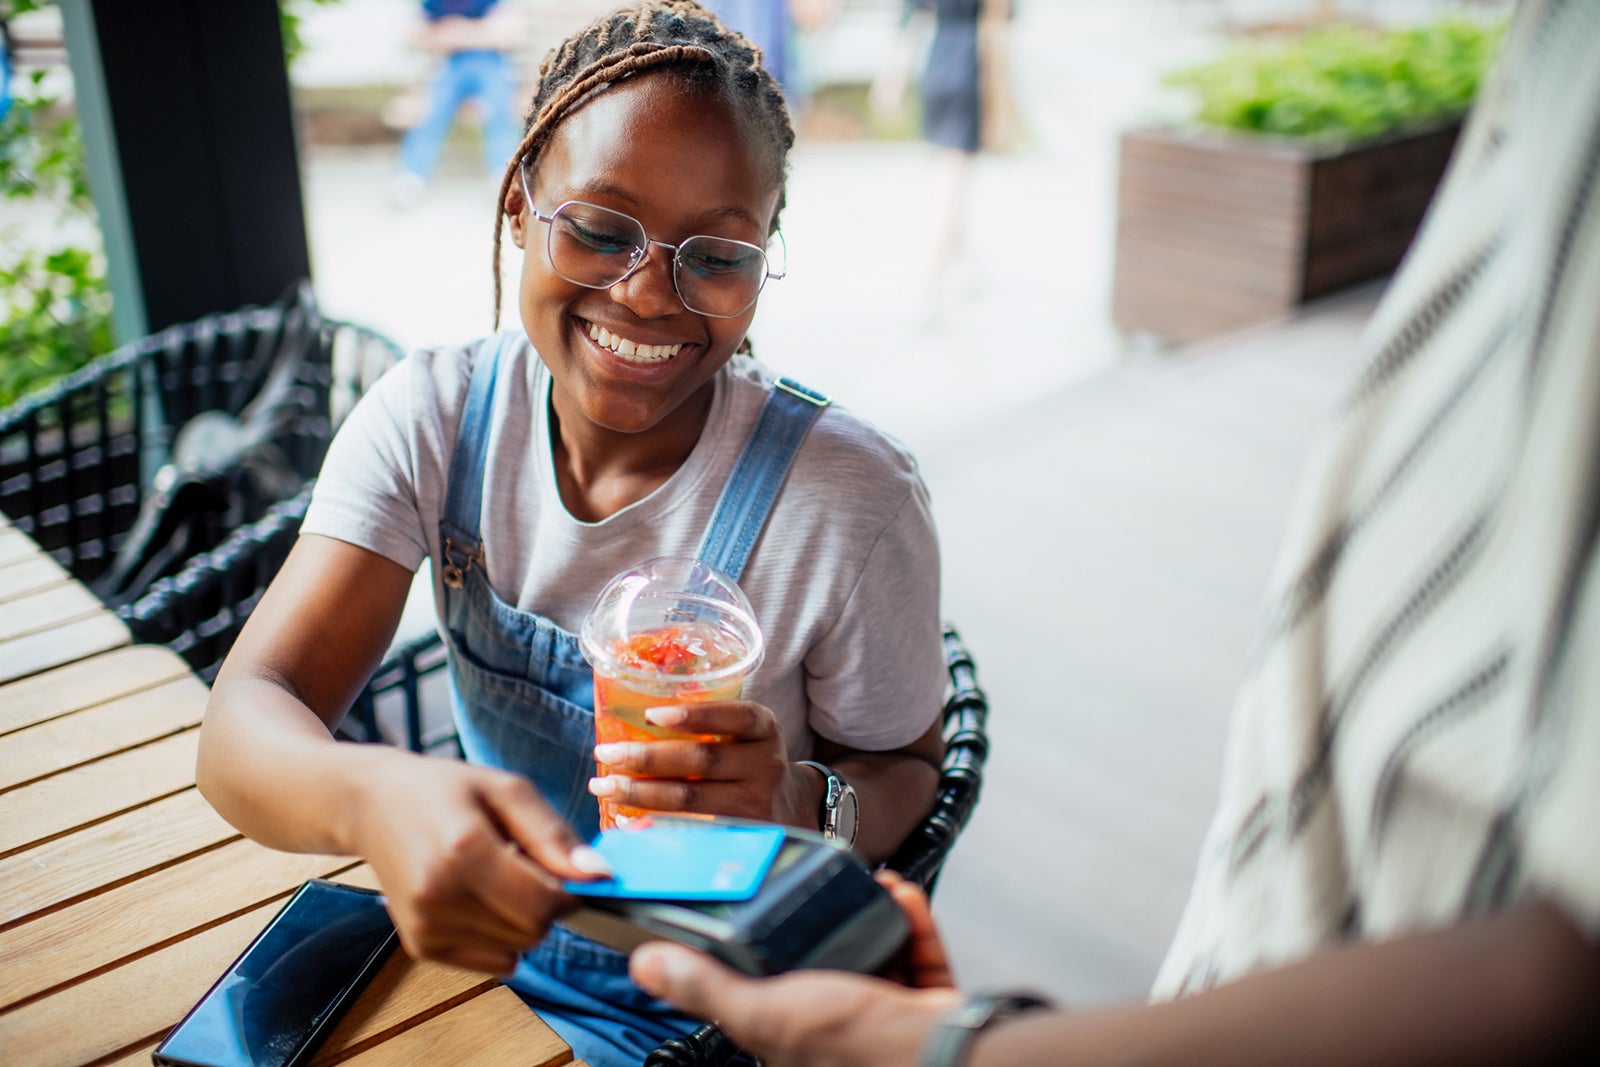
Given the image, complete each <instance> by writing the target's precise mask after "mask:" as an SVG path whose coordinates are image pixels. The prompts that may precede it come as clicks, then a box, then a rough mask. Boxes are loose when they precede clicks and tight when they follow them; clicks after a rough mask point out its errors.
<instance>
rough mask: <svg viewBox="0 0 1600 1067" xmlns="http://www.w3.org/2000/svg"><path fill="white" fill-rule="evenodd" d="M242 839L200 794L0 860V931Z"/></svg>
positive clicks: (179, 797) (193, 792)
mask: <svg viewBox="0 0 1600 1067" xmlns="http://www.w3.org/2000/svg"><path fill="white" fill-rule="evenodd" d="M238 836H239V831H237V830H235V829H234V828H233V827H232V826H229V825H228V823H227V822H225V821H224V820H223V818H222V816H220V815H218V814H217V813H216V812H215V811H214V810H213V809H212V807H211V805H210V804H207V803H206V801H205V798H204V797H202V796H201V795H200V793H199V791H198V790H196V789H192V788H191V789H187V790H185V791H184V792H182V793H178V794H177V795H175V796H171V797H167V798H166V799H164V800H158V801H156V802H154V803H152V804H146V805H144V806H143V807H139V808H135V809H133V810H132V811H129V812H124V813H123V814H121V815H118V816H116V817H114V818H111V819H107V820H106V821H105V822H103V823H99V824H98V825H95V826H91V827H89V828H88V829H85V830H81V831H79V832H78V833H75V834H72V835H70V836H67V837H58V838H56V839H55V840H54V841H50V842H48V843H46V844H43V845H39V846H38V847H36V848H30V849H24V850H23V851H21V852H17V853H13V854H12V855H10V856H7V857H6V858H5V859H3V860H0V886H4V887H5V892H4V895H3V896H0V927H5V926H7V925H9V924H10V923H13V922H15V921H17V920H18V919H21V918H24V917H26V916H29V915H36V914H38V913H39V912H42V911H46V910H48V909H50V908H54V907H58V906H60V905H61V904H64V903H66V902H67V901H70V900H73V899H76V898H77V897H81V896H84V895H86V894H89V893H93V892H96V891H98V890H101V889H104V888H105V887H107V886H109V885H112V884H114V883H117V882H122V881H126V880H127V879H130V878H135V877H138V876H139V875H142V874H145V873H147V872H149V871H153V870H155V869H157V868H159V867H165V866H167V865H168V864H171V863H173V862H176V861H178V860H181V859H182V858H183V857H185V856H191V855H193V854H195V853H197V852H201V851H204V850H205V849H208V848H212V847H214V846H216V845H219V844H222V843H223V842H225V841H231V840H233V839H235V838H237V837H238Z"/></svg>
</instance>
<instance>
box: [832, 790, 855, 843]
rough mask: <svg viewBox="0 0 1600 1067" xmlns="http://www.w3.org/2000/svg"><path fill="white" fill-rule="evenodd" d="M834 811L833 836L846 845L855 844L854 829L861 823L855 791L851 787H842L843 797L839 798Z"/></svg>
mask: <svg viewBox="0 0 1600 1067" xmlns="http://www.w3.org/2000/svg"><path fill="white" fill-rule="evenodd" d="M834 811H835V815H834V819H835V822H834V836H835V837H837V838H838V839H839V840H840V841H843V842H844V843H845V844H847V845H853V844H855V843H856V827H857V825H858V824H859V823H860V821H861V809H860V806H859V804H858V803H857V801H856V791H855V788H854V787H853V786H849V785H847V786H845V787H844V795H843V796H841V797H840V798H839V806H838V807H837V808H836V809H834Z"/></svg>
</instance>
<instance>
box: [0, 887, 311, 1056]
mask: <svg viewBox="0 0 1600 1067" xmlns="http://www.w3.org/2000/svg"><path fill="white" fill-rule="evenodd" d="M341 877H342V876H341ZM281 907H283V901H282V900H281V899H280V900H273V901H269V902H267V903H265V904H263V905H261V906H260V907H258V908H256V909H254V910H253V911H248V912H245V913H244V914H243V915H240V916H237V917H235V918H233V919H230V920H228V921H227V922H225V923H222V924H220V925H218V926H214V927H212V928H211V929H209V930H204V931H202V932H200V933H198V934H195V935H194V936H193V937H188V938H185V939H183V940H182V941H177V942H174V943H173V944H170V945H167V946H165V947H163V948H161V949H158V950H157V951H155V952H152V953H150V954H149V955H146V956H141V957H139V958H138V959H135V960H130V961H129V962H127V963H124V964H122V965H121V966H119V967H114V968H112V969H111V970H109V971H104V972H102V973H100V974H97V975H95V976H94V977H93V978H89V979H87V980H85V981H83V982H79V983H78V984H76V985H72V986H69V987H67V988H66V989H63V990H61V991H60V992H58V993H55V994H53V995H51V996H48V997H44V998H42V999H39V1000H35V1001H32V1002H31V1003H28V1004H25V1005H23V1006H22V1007H20V1008H14V1009H10V1010H0V1048H4V1049H6V1050H7V1054H8V1056H14V1057H15V1061H14V1062H17V1063H27V1064H30V1065H38V1067H51V1065H57V1064H59V1065H62V1067H65V1065H67V1064H83V1063H87V1062H89V1061H91V1060H94V1059H98V1058H100V1057H102V1056H109V1055H111V1054H113V1053H115V1052H117V1051H118V1050H119V1049H127V1048H129V1046H133V1047H132V1048H131V1049H130V1050H129V1052H128V1053H127V1054H126V1055H124V1056H122V1057H120V1058H119V1059H117V1060H116V1061H115V1062H117V1063H138V1064H141V1065H144V1067H147V1065H148V1064H149V1063H150V1050H151V1049H152V1048H154V1047H155V1046H156V1044H157V1042H159V1041H160V1039H161V1038H162V1036H164V1035H165V1034H166V1032H167V1031H168V1030H169V1029H171V1027H172V1026H173V1025H174V1024H176V1023H177V1021H178V1020H179V1019H181V1018H183V1015H184V1013H185V1012H187V1011H188V1010H189V1009H190V1008H192V1007H194V1005H195V1003H196V1002H198V1001H199V999H200V997H201V996H202V995H203V994H204V993H205V991H206V990H207V989H209V988H210V987H211V983H212V982H214V981H216V980H217V978H218V977H219V976H221V974H222V972H223V971H224V970H225V969H226V968H227V967H228V966H229V964H231V963H232V962H233V961H234V960H236V959H238V957H239V953H241V952H243V951H244V949H245V946H246V945H248V944H250V942H251V940H253V939H254V938H255V936H256V935H257V934H259V933H260V932H261V931H262V930H263V929H265V928H266V925H267V923H268V922H269V921H270V920H271V919H272V917H273V915H275V914H277V911H278V909H279V908H281ZM85 1020H93V1021H94V1023H93V1025H92V1026H86V1025H84V1022H85ZM139 1057H142V1059H140V1058H139Z"/></svg>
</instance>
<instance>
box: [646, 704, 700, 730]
mask: <svg viewBox="0 0 1600 1067" xmlns="http://www.w3.org/2000/svg"><path fill="white" fill-rule="evenodd" d="M688 718H689V712H688V711H687V710H685V709H684V708H680V707H678V706H676V705H674V704H668V705H667V706H665V707H660V708H645V709H644V719H645V722H653V723H655V724H656V725H657V726H681V725H683V724H684V723H685V722H687V721H688Z"/></svg>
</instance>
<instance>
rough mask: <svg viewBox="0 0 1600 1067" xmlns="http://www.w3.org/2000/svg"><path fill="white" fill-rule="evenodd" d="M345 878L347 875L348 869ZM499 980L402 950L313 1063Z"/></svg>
mask: <svg viewBox="0 0 1600 1067" xmlns="http://www.w3.org/2000/svg"><path fill="white" fill-rule="evenodd" d="M340 880H341V881H343V880H344V876H343V875H340ZM495 984H496V981H495V979H494V978H493V977H491V976H489V975H486V974H479V973H478V972H476V971H466V970H462V969H461V968H459V967H447V966H445V965H443V964H439V963H419V962H417V961H416V960H413V959H411V958H409V957H407V956H406V955H405V954H404V953H401V952H397V953H395V955H394V956H393V957H392V958H391V959H390V960H389V962H388V963H386V964H385V965H384V967H383V969H382V970H381V971H379V972H378V974H377V976H376V977H374V978H373V980H372V984H371V985H370V986H368V987H367V989H366V991H365V992H364V993H362V994H361V999H360V1000H359V1001H358V1002H357V1003H356V1005H355V1006H354V1007H353V1008H352V1009H351V1010H350V1013H349V1014H348V1015H346V1016H345V1017H344V1018H343V1019H342V1020H340V1022H339V1025H338V1026H337V1027H336V1028H335V1029H334V1031H333V1033H331V1034H329V1035H328V1040H327V1043H326V1044H324V1045H323V1047H322V1048H321V1049H319V1050H318V1052H317V1055H316V1057H315V1058H314V1059H313V1060H312V1061H311V1062H312V1067H327V1065H330V1064H334V1063H338V1062H340V1061H341V1060H344V1059H347V1058H349V1057H350V1056H351V1055H353V1054H355V1053H358V1052H361V1051H364V1050H365V1049H367V1048H370V1047H372V1046H373V1045H376V1044H378V1043H380V1042H381V1041H383V1040H386V1039H387V1038H389V1037H390V1036H392V1035H393V1034H395V1033H398V1032H399V1031H401V1030H404V1029H407V1028H408V1027H410V1026H414V1025H416V1021H417V1020H418V1019H419V1018H427V1017H430V1016H432V1015H436V1014H438V1013H439V1012H441V1011H445V1010H447V1009H449V1008H451V1007H454V1006H455V1005H456V1004H458V1003H461V1002H463V1001H466V1000H470V999H471V998H472V997H475V996H481V995H482V994H484V993H486V992H488V991H489V990H490V989H492V988H494V986H495Z"/></svg>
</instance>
